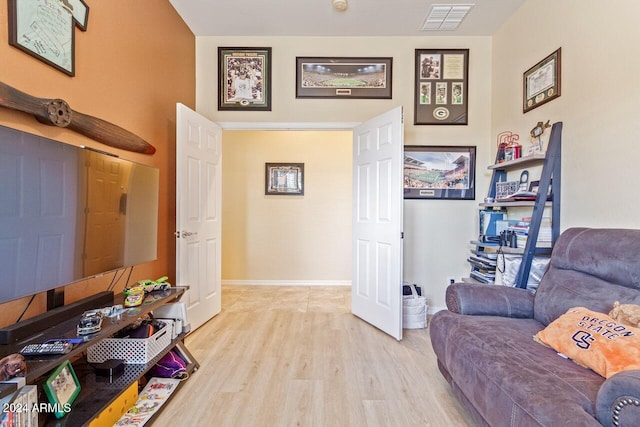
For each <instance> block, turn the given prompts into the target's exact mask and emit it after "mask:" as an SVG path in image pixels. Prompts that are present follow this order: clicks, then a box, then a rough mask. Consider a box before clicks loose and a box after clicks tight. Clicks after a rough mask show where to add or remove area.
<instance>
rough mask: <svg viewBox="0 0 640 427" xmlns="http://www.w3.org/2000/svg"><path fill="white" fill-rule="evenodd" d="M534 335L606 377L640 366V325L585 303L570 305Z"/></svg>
mask: <svg viewBox="0 0 640 427" xmlns="http://www.w3.org/2000/svg"><path fill="white" fill-rule="evenodd" d="M533 339H534V340H536V341H538V342H540V343H542V344H545V345H547V346H549V347H551V348H553V349H554V350H556V351H557V352H559V353H561V354H563V355H565V356H567V357H568V358H570V359H571V360H573V361H574V362H576V363H578V364H579V365H582V366H586V367H588V368H591V369H592V370H594V371H595V372H597V373H598V374H600V375H602V376H603V377H605V378H609V377H610V376H612V375H614V374H616V373H618V372H621V371H626V370H629V369H640V329H639V328H634V327H632V326H626V325H623V324H621V323H619V322H616V321H615V320H613V319H612V318H611V317H609V316H607V315H606V314H604V313H598V312H595V311H591V310H588V309H586V308H584V307H574V308H571V309H569V310H568V311H567V312H566V313H565V314H563V315H562V316H560V317H558V318H557V319H556V320H554V321H553V322H551V323H550V324H549V325H548V326H547V327H546V328H545V329H544V330H542V331H540V332H538V333H537V334H536V335H535V336H534V337H533Z"/></svg>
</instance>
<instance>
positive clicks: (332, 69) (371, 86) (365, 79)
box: [296, 57, 393, 99]
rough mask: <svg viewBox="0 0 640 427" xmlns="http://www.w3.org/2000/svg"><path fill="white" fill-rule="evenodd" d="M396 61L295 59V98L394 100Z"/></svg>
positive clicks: (377, 59)
mask: <svg viewBox="0 0 640 427" xmlns="http://www.w3.org/2000/svg"><path fill="white" fill-rule="evenodd" d="M392 65H393V58H338V57H336V58H332V57H320V58H304V57H297V58H296V98H353V99H358V98H360V99H361V98H369V99H391V68H392Z"/></svg>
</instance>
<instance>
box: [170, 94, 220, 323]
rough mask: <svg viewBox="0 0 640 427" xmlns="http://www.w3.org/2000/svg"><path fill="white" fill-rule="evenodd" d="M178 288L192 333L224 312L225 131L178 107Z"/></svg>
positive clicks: (194, 113) (182, 106)
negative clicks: (182, 287) (183, 293)
mask: <svg viewBox="0 0 640 427" xmlns="http://www.w3.org/2000/svg"><path fill="white" fill-rule="evenodd" d="M176 114H177V120H176V127H177V141H176V163H177V165H176V205H177V206H176V242H177V243H176V284H177V285H186V286H189V290H188V291H187V293H186V296H185V299H186V300H187V314H188V316H189V322H190V323H191V329H192V330H194V329H196V328H198V327H199V326H201V325H202V324H204V323H205V322H206V321H207V320H209V319H211V318H212V317H213V316H215V315H216V314H218V313H219V312H220V309H221V302H222V298H221V293H222V289H221V282H222V273H221V237H222V226H221V219H220V215H221V206H220V204H221V196H222V182H221V181H222V128H221V127H220V126H218V125H216V124H215V123H213V122H211V121H209V120H207V119H206V118H204V117H203V116H201V115H200V114H198V113H196V112H195V111H193V110H191V109H189V108H188V107H186V106H184V105H182V104H177V113H176Z"/></svg>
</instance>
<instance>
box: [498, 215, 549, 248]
mask: <svg viewBox="0 0 640 427" xmlns="http://www.w3.org/2000/svg"><path fill="white" fill-rule="evenodd" d="M530 226H531V218H522V220H520V221H518V222H517V223H515V224H512V225H510V226H509V228H508V230H510V231H512V232H514V233H515V234H516V241H517V245H518V246H517V247H518V248H524V247H525V245H526V244H527V240H528V238H529V228H530ZM550 245H551V218H546V217H545V218H542V221H541V222H540V230H539V231H538V240H537V242H536V246H550Z"/></svg>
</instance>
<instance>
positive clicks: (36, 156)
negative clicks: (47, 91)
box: [0, 126, 159, 303]
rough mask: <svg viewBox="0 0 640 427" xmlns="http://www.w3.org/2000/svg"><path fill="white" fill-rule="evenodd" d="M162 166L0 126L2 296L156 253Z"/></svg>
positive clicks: (78, 277)
mask: <svg viewBox="0 0 640 427" xmlns="http://www.w3.org/2000/svg"><path fill="white" fill-rule="evenodd" d="M158 189H159V171H158V169H157V168H154V167H150V166H146V165H142V164H138V163H134V162H132V161H128V160H124V159H121V158H119V157H116V156H113V155H109V154H107V153H104V152H99V151H97V150H92V149H88V148H84V147H76V146H73V145H69V144H65V143H62V142H59V141H54V140H51V139H48V138H44V137H41V136H36V135H32V134H29V133H26V132H22V131H19V130H16V129H12V128H8V127H4V126H0V273H1V278H0V303H3V302H7V301H11V300H14V299H17V298H21V297H24V296H28V295H33V294H36V293H39V292H44V291H48V290H51V289H55V288H58V287H61V286H64V285H67V284H70V283H73V282H76V281H79V280H83V279H86V278H90V277H94V276H98V275H101V274H104V273H107V272H110V271H113V270H117V269H121V268H124V267H129V266H134V265H136V264H140V263H143V262H147V261H152V260H154V259H156V258H157V243H158V235H157V233H158V191H159V190H158Z"/></svg>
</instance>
